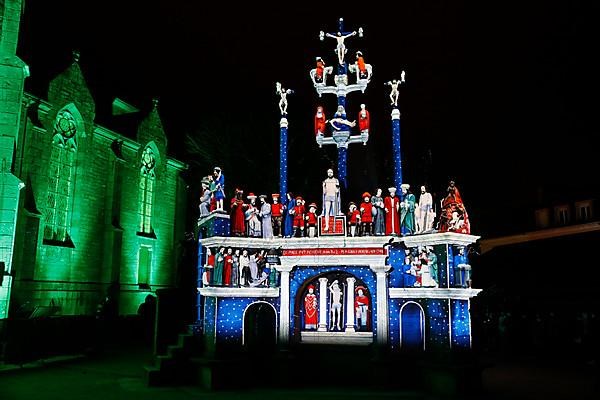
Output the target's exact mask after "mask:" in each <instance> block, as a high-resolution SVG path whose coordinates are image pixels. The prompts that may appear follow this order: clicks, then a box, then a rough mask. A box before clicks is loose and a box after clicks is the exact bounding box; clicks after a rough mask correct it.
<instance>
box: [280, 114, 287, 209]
mask: <svg viewBox="0 0 600 400" xmlns="http://www.w3.org/2000/svg"><path fill="white" fill-rule="evenodd" d="M287 147H288V128H287V125H286V126H281V127H280V128H279V193H280V195H281V197H280V198H281V199H282V201H283V199H285V198H286V197H285V195H286V194H287V192H288V190H287V167H288V160H287V158H288V157H287Z"/></svg>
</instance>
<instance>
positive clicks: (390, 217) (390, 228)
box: [383, 187, 400, 235]
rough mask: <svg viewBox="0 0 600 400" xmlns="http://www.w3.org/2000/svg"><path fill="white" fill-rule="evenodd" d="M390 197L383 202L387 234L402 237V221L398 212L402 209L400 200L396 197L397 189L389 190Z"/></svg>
mask: <svg viewBox="0 0 600 400" xmlns="http://www.w3.org/2000/svg"><path fill="white" fill-rule="evenodd" d="M388 190H389V192H390V195H389V196H387V197H386V198H385V199H384V200H383V208H384V210H385V234H386V235H400V219H399V215H398V210H399V209H400V198H399V197H398V196H396V188H395V187H391V188H389V189H388Z"/></svg>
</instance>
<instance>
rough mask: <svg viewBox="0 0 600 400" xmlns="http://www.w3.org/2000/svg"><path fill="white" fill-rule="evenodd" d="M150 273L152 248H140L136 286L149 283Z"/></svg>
mask: <svg viewBox="0 0 600 400" xmlns="http://www.w3.org/2000/svg"><path fill="white" fill-rule="evenodd" d="M151 271H152V248H150V247H148V246H141V247H140V250H139V254H138V285H148V284H149V283H150V273H151Z"/></svg>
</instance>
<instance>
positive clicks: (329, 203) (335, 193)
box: [323, 168, 342, 231]
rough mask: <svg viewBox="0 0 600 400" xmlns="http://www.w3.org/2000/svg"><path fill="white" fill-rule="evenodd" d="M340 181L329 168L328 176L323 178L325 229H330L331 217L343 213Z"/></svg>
mask: <svg viewBox="0 0 600 400" xmlns="http://www.w3.org/2000/svg"><path fill="white" fill-rule="evenodd" d="M340 204H341V202H340V181H339V180H338V179H337V178H334V177H333V170H332V169H331V168H330V169H328V170H327V178H325V180H323V216H324V217H325V228H324V230H325V231H328V230H329V217H331V216H336V215H339V214H341V212H342V211H341V207H340Z"/></svg>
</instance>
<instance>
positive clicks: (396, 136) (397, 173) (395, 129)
mask: <svg viewBox="0 0 600 400" xmlns="http://www.w3.org/2000/svg"><path fill="white" fill-rule="evenodd" d="M392 156H393V157H394V185H395V186H396V187H397V188H399V187H400V185H402V154H401V151H400V118H399V117H398V118H393V117H392Z"/></svg>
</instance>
